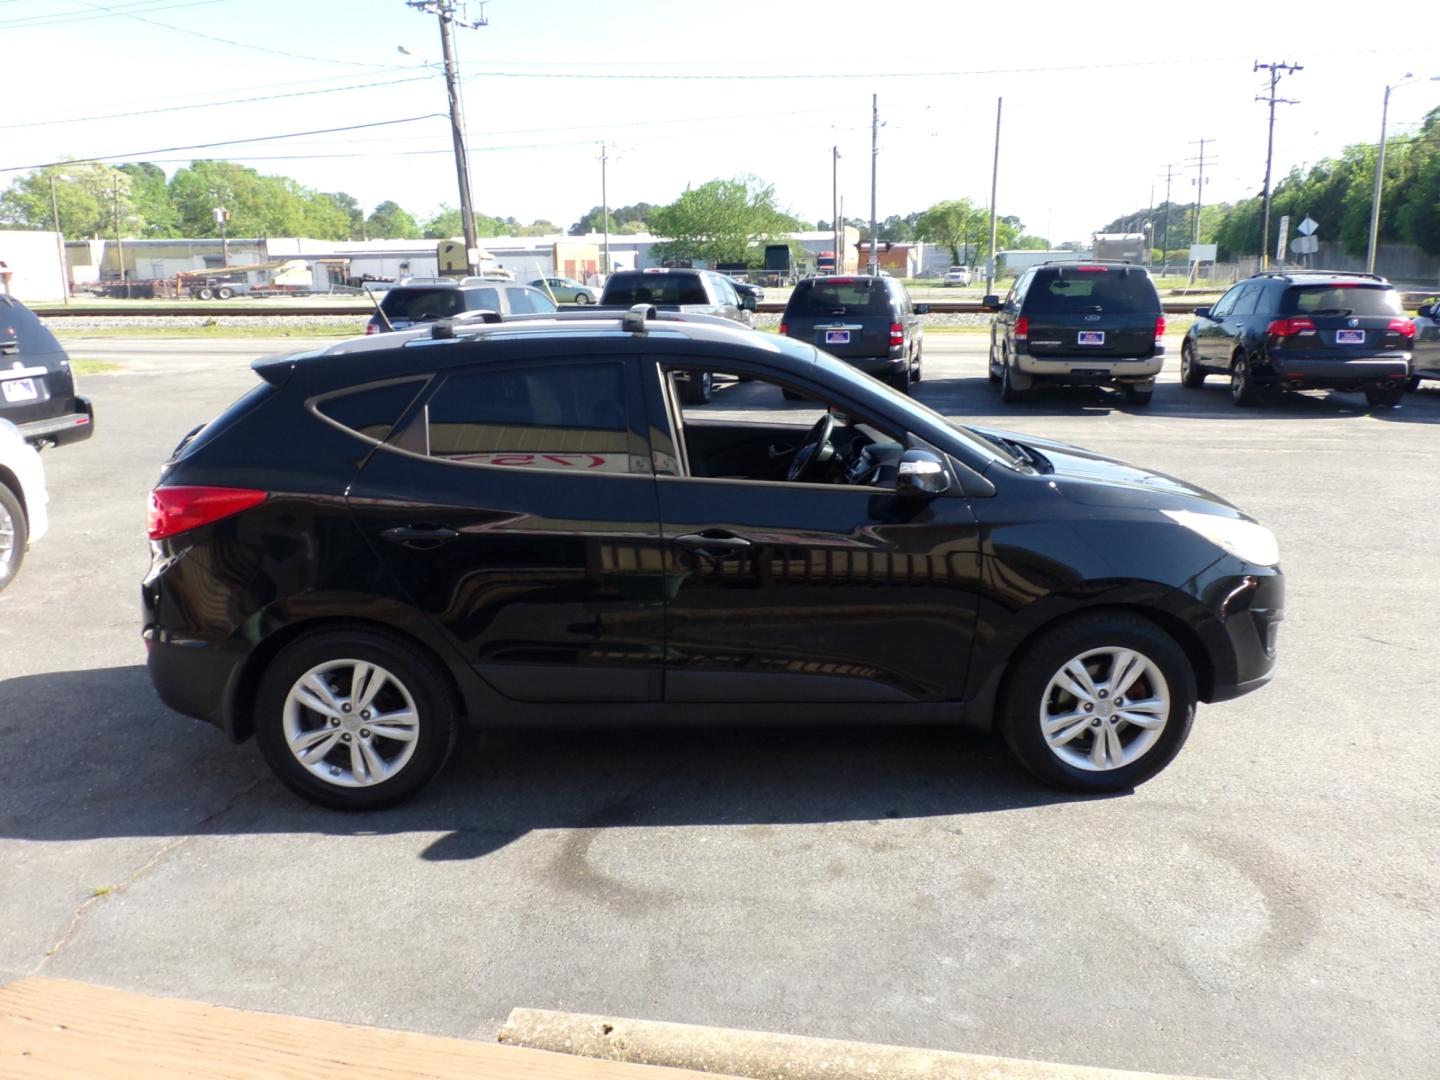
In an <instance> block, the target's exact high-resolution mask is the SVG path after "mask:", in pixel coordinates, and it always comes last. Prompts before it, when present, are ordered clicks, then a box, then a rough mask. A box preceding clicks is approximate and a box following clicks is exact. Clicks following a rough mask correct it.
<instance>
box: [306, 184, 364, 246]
mask: <svg viewBox="0 0 1440 1080" xmlns="http://www.w3.org/2000/svg"><path fill="white" fill-rule="evenodd" d="M352 208H353V210H354V211H356V212H358V211H359V209H360V204H359V203H357V202H356V201H355V200H354V199H353V198H351V197H350V196H349V195H346V194H345V193H344V192H336V193H330V192H320V191H307V192H305V194H304V201H303V210H304V215H305V224H304V227H303V235H305V236H313V237H315V238H316V239H317V240H351V239H359V236H360V234H358V233H356V232H355V230H354V225H355V221H354V216H353V214H352Z"/></svg>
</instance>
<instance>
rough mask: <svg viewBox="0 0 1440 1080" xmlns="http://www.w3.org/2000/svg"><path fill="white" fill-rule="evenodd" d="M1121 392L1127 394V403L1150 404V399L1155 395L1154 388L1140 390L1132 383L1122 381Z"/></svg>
mask: <svg viewBox="0 0 1440 1080" xmlns="http://www.w3.org/2000/svg"><path fill="white" fill-rule="evenodd" d="M1120 392H1121V393H1122V394H1124V395H1125V404H1126V405H1138V406H1144V405H1149V404H1150V399H1151V398H1152V397H1154V396H1155V391H1154V390H1138V389H1136V388H1135V386H1134V385H1133V384H1131V383H1121V384H1120Z"/></svg>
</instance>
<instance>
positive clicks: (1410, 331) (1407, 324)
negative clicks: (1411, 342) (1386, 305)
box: [1386, 319, 1415, 338]
mask: <svg viewBox="0 0 1440 1080" xmlns="http://www.w3.org/2000/svg"><path fill="white" fill-rule="evenodd" d="M1386 329H1387V330H1388V331H1389V332H1390V333H1392V334H1399V335H1400V336H1401V337H1408V338H1413V337H1414V336H1415V320H1414V319H1391V320H1390V325H1389V326H1388V327H1387V328H1386Z"/></svg>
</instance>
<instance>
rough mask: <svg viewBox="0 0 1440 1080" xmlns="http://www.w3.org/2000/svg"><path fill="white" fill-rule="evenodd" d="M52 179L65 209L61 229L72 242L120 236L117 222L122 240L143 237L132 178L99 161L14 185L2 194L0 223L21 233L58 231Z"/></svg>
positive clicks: (62, 168) (55, 168)
mask: <svg viewBox="0 0 1440 1080" xmlns="http://www.w3.org/2000/svg"><path fill="white" fill-rule="evenodd" d="M52 178H54V181H55V202H56V204H57V205H58V206H59V208H60V221H59V226H58V227H59V231H60V232H62V233H64V234H65V235H66V236H71V237H81V236H89V237H102V236H114V235H115V223H116V220H117V217H118V220H119V222H120V233H121V235H122V236H136V235H138V229H139V227H140V225H139V223H138V222H137V219H136V213H135V205H134V203H133V201H132V197H131V190H130V189H131V183H132V178H131V177H130V176H129V175H128V174H127V173H124V172H121V171H120V170H119V169H114V168H111V167H110V166H109V165H101V164H99V163H97V162H93V161H87V162H78V161H77V162H67V163H65V164H63V165H53V166H51V167H49V168H47V169H37V170H36V171H35V172H32V173H29V174H27V175H26V176H22V177H20V178H19V179H17V180H15V181H13V182H12V183H11V184H10V186H9V187H8V188H7V189H6V190H5V192H4V194H0V223H3V224H4V225H6V226H8V227H10V228H15V229H55V228H56V227H57V226H56V221H55V215H54V213H53V212H52V211H51V208H50V181H51V179H52Z"/></svg>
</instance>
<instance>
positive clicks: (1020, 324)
mask: <svg viewBox="0 0 1440 1080" xmlns="http://www.w3.org/2000/svg"><path fill="white" fill-rule="evenodd" d="M1015 340H1016V341H1029V340H1030V316H1029V315H1021V316H1020V317H1019V318H1018V319H1016V320H1015Z"/></svg>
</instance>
